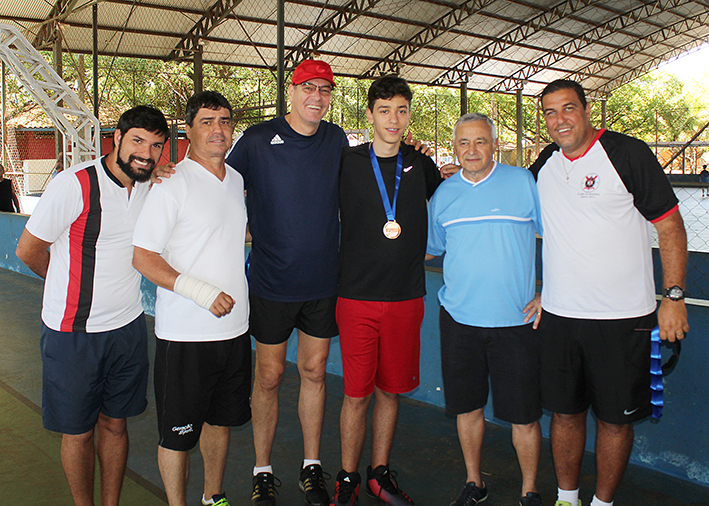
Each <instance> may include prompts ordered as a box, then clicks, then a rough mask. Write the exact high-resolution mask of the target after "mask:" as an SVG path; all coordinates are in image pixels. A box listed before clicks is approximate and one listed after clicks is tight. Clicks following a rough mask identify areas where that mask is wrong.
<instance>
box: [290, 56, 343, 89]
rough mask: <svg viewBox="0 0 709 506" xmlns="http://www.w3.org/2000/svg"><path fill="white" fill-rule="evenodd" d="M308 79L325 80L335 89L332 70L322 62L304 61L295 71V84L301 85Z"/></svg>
mask: <svg viewBox="0 0 709 506" xmlns="http://www.w3.org/2000/svg"><path fill="white" fill-rule="evenodd" d="M308 79H325V80H326V81H328V82H329V83H330V84H332V87H333V88H334V87H335V79H334V77H333V75H332V68H330V65H329V64H328V63H327V62H324V61H322V60H303V61H302V62H301V63H300V65H298V66H297V67H296V68H295V70H294V71H293V84H301V83H304V82H305V81H307V80H308Z"/></svg>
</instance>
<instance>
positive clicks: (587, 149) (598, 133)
mask: <svg viewBox="0 0 709 506" xmlns="http://www.w3.org/2000/svg"><path fill="white" fill-rule="evenodd" d="M605 131H606V129H605V128H601V129H599V130H598V132H596V136H595V137H594V138H593V140H592V141H591V144H589V145H588V147H587V148H586V151H584V152H583V153H582V154H580V155H579V156H577V157H576V158H569V157H568V156H566V153H564V150H563V149H562V150H561V152H562V153H564V156H566V159H567V160H568V161H570V162H573V161H574V160H578V159H579V158H581V157H583V156H584V155H585V154H586V153H588V151H589V150H590V149H591V146H593V145H594V144H595V143H596V141H597V140H598V139H600V138H601V135H603V132H605Z"/></svg>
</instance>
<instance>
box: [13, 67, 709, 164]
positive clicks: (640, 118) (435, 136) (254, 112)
mask: <svg viewBox="0 0 709 506" xmlns="http://www.w3.org/2000/svg"><path fill="white" fill-rule="evenodd" d="M45 57H46V58H47V60H48V61H50V62H51V58H52V55H51V53H45ZM83 60H84V61H83V63H82V62H81V61H80V58H79V56H78V55H75V54H70V53H64V56H63V69H64V70H63V76H64V79H65V81H67V82H68V83H69V84H70V85H71V86H72V87H73V88H74V90H75V91H77V93H79V91H80V90H82V89H83V96H84V100H85V102H86V104H87V106H88V107H89V108H93V104H92V100H93V90H92V86H93V84H92V68H91V58H90V57H86V58H84V59H83ZM98 65H99V85H98V86H99V98H100V104H101V110H102V118H101V120H102V123H104V124H106V125H107V126H110V123H111V122H112V121H115V120H116V119H117V116H118V115H119V114H120V112H122V111H124V110H126V109H128V108H129V107H133V106H135V105H138V104H151V105H154V106H155V107H158V108H159V109H161V110H162V111H163V112H164V113H165V115H166V116H168V117H171V118H178V119H179V118H181V117H182V116H183V107H184V104H185V102H186V101H187V99H188V98H189V97H190V96H191V95H192V93H193V89H194V85H193V74H192V72H193V67H192V64H191V62H164V61H159V60H145V59H135V58H123V57H116V58H113V57H110V56H102V57H99V60H98ZM203 83H204V84H203V85H204V89H212V90H216V91H219V92H221V93H222V94H223V95H224V96H226V97H227V98H228V99H229V101H230V102H231V104H232V106H233V107H234V109H235V118H236V128H237V130H243V129H245V128H246V127H248V126H249V125H251V124H254V123H256V122H259V121H263V120H264V119H268V118H270V117H273V115H274V114H275V103H276V91H277V90H276V78H275V75H274V74H273V73H272V72H270V71H265V70H253V69H248V68H241V67H233V66H226V65H205V66H204V75H203ZM370 84H371V81H368V80H357V79H352V78H338V86H337V87H336V88H335V90H334V91H333V95H332V102H331V110H330V112H329V113H328V116H327V118H328V119H329V120H330V121H332V122H334V123H337V124H339V125H341V126H342V127H343V128H345V129H346V130H358V129H360V130H361V129H367V128H369V124H368V122H367V118H366V115H365V110H366V107H367V90H368V88H369V85H370ZM7 87H8V94H7V96H8V116H9V117H12V116H14V115H16V114H19V113H22V112H23V111H25V110H28V109H29V108H32V107H37V106H36V104H35V103H34V101H33V100H32V98H31V96H30V95H29V94H27V93H26V92H24V90H23V89H22V88H21V87H20V85H19V83H18V81H17V80H16V79H14V77H13V76H9V78H8V79H7ZM412 88H413V91H414V99H413V105H412V120H411V126H410V129H411V131H412V132H413V133H414V135H415V136H416V138H417V139H422V140H425V141H427V142H429V143H430V144H437V145H438V146H439V147H441V148H442V149H443V150H444V151H445V150H451V149H452V145H451V137H452V128H453V125H454V123H455V121H456V120H457V118H458V116H459V114H460V91H459V89H458V88H445V87H433V86H422V85H413V86H412ZM286 99H287V97H286ZM536 104H537V99H536V98H535V97H525V98H524V102H523V107H524V136H525V138H526V139H527V141H529V142H534V141H535V138H536V134H537V128H536ZM591 107H592V114H593V121H594V123H595V124H597V125H600V109H601V108H600V102H599V101H592V102H591ZM706 109H707V108H706V106H705V104H703V103H699V102H698V101H697V100H696V99H694V98H692V97H691V96H690V95H688V94H687V93H685V90H684V88H683V84H682V82H681V81H679V80H678V79H677V78H675V77H674V76H672V75H669V74H662V73H660V74H659V75H657V74H650V75H646V76H644V77H641V78H639V79H636V80H635V81H633V82H631V83H628V84H626V85H624V86H622V87H620V88H618V89H617V90H615V91H614V93H613V94H612V95H611V96H610V98H609V99H608V102H607V127H608V128H609V129H613V130H617V131H620V132H624V133H627V134H629V135H633V136H635V137H639V138H641V139H643V140H645V141H646V142H648V143H652V142H655V140H656V139H657V140H658V141H675V140H686V139H688V138H689V137H690V136H691V135H692V134H693V133H694V132H696V131H697V129H698V128H700V127H701V126H702V125H704V124H705V122H706V121H707V118H706V117H705V113H703V111H705V110H706ZM468 110H469V111H470V112H482V113H484V114H488V115H490V116H491V117H492V118H493V119H494V120H495V122H496V124H497V125H498V136H499V138H500V141H501V143H514V142H515V141H516V135H517V129H516V97H515V95H514V94H510V95H504V94H494V95H490V94H486V93H481V92H475V91H471V92H469V93H468ZM539 133H540V137H541V140H542V141H543V142H549V141H550V139H549V138H548V134H547V131H546V128H545V127H544V125H543V121H542V125H541V128H540V132H539ZM370 135H371V131H370Z"/></svg>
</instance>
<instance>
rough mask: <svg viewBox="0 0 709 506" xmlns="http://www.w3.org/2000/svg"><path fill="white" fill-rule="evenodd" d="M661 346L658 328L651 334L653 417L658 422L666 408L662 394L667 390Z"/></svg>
mask: <svg viewBox="0 0 709 506" xmlns="http://www.w3.org/2000/svg"><path fill="white" fill-rule="evenodd" d="M661 344H662V340H661V339H660V327H659V326H658V327H655V328H654V329H652V332H650V376H651V383H650V388H651V389H652V401H651V404H652V417H653V418H656V419H658V420H659V419H660V417H661V416H662V407H663V406H664V400H663V398H662V393H663V391H664V389H665V388H664V386H663V384H662V353H661V351H660V345H661Z"/></svg>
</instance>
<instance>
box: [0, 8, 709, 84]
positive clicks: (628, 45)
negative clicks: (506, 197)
mask: <svg viewBox="0 0 709 506" xmlns="http://www.w3.org/2000/svg"><path fill="white" fill-rule="evenodd" d="M349 2H350V0H292V1H286V4H285V7H286V31H285V38H286V46H287V47H289V48H290V47H292V46H294V45H296V44H300V43H302V42H303V41H304V40H306V39H307V38H308V37H309V36H310V35H312V33H313V29H314V28H315V29H316V30H318V29H319V28H318V27H321V26H322V25H323V24H325V23H326V21H327V20H328V19H330V18H331V17H333V16H335V18H336V19H338V20H339V24H338V25H337V30H338V33H336V34H332V33H329V34H327V35H328V37H327V41H326V42H324V43H322V45H320V46H315V47H309V49H314V50H315V51H320V52H322V54H323V58H326V59H327V58H330V59H331V60H332V61H337V69H336V72H339V73H342V74H347V75H359V74H361V73H363V72H365V71H366V70H368V69H370V68H372V67H373V66H374V65H375V64H376V63H377V61H379V60H380V59H382V58H384V57H386V56H387V55H388V54H389V53H390V52H391V51H392V50H393V49H395V48H398V47H401V46H402V44H406V43H407V42H409V41H410V40H413V39H415V37H416V36H417V34H420V33H421V32H422V31H423V33H425V34H426V35H427V36H426V37H424V38H423V39H422V40H423V41H424V42H425V43H426V44H427V46H424V47H423V48H420V49H418V50H417V51H411V50H410V47H407V46H404V50H403V52H401V53H400V54H403V55H404V61H403V62H400V63H401V64H403V66H402V67H401V68H402V69H403V70H402V72H403V75H407V76H411V78H412V79H414V80H416V81H421V80H424V79H431V81H434V80H437V79H438V78H439V77H440V78H441V82H445V83H448V82H450V80H453V82H454V83H455V82H457V80H459V79H460V78H461V76H462V75H464V74H462V73H461V72H465V71H472V72H478V73H481V74H482V73H485V72H490V73H495V72H497V73H504V74H506V75H505V79H506V80H507V81H508V82H509V83H514V79H519V78H520V76H530V79H532V80H535V79H537V80H547V79H548V78H549V77H551V76H556V75H557V74H559V73H561V74H564V75H569V74H572V75H573V72H575V71H577V70H580V71H581V72H582V75H586V74H588V72H589V71H590V72H602V73H603V75H604V76H605V75H607V76H609V77H611V78H615V76H617V77H618V79H619V81H618V82H624V80H625V79H627V78H628V76H629V75H631V73H630V72H629V70H632V69H644V68H645V67H647V65H648V64H649V63H652V64H654V63H655V60H658V61H660V60H661V59H662V58H668V57H673V56H676V55H677V53H678V51H680V50H681V49H682V48H685V47H694V46H695V45H697V44H698V41H701V40H706V39H708V38H709V6H708V5H707V4H706V3H702V2H699V1H688V2H685V3H682V4H681V5H676V6H673V7H671V9H669V10H666V11H662V9H659V8H658V6H662V5H665V4H664V3H660V2H654V3H651V4H648V3H646V2H644V1H640V0H605V1H598V2H592V3H590V4H589V3H584V2H568V3H564V2H562V1H561V0H525V1H524V2H520V1H517V0H515V1H512V0H487V1H486V0H483V3H484V4H485V6H484V8H483V9H482V12H476V11H475V4H474V3H472V2H471V3H470V4H469V5H471V6H472V9H473V14H472V15H469V16H463V17H462V18H460V19H461V22H460V24H457V25H452V26H451V25H449V26H448V27H447V30H448V31H446V32H444V33H438V34H437V36H436V37H435V38H432V37H429V36H428V35H429V34H431V33H434V31H430V30H428V29H430V27H431V25H432V24H433V23H435V22H436V21H437V20H439V19H440V18H441V17H443V16H446V15H448V14H449V13H450V12H452V11H454V9H455V5H456V4H462V3H463V0H455V3H451V4H448V3H445V2H442V1H439V0H379V1H377V2H375V3H374V6H373V7H372V8H371V10H367V9H368V3H367V2H363V1H360V2H358V3H357V4H356V5H357V6H359V7H363V8H364V9H365V11H364V12H363V13H361V14H359V15H355V14H354V13H353V12H351V11H349V12H347V13H346V15H343V14H342V11H340V10H338V8H339V7H342V6H344V5H347V4H349ZM51 4H52V2H47V1H46V0H21V1H8V0H6V1H4V2H1V4H0V22H7V23H10V24H15V25H17V26H20V27H22V30H23V31H24V32H25V33H26V34H27V35H28V36H29V37H30V38H31V39H32V40H34V39H35V35H36V34H38V33H40V31H39V29H38V27H39V26H42V25H43V24H44V23H45V20H46V18H47V16H48V15H49V12H50V10H51ZM213 5H214V0H141V1H140V2H135V3H133V2H127V1H126V0H115V1H112V0H104V1H101V2H99V4H98V12H99V25H100V29H99V47H100V50H101V51H102V52H103V53H107V54H113V53H114V52H116V51H117V53H118V54H129V55H135V56H138V57H156V58H157V57H159V58H162V57H165V56H167V55H168V54H170V52H171V51H172V50H173V49H174V48H175V46H176V44H177V43H178V41H179V40H180V39H182V38H183V37H184V36H185V34H187V33H188V32H189V31H190V30H192V29H193V27H194V26H195V24H196V23H197V22H198V21H199V20H200V18H202V16H203V13H204V10H205V9H207V8H211V7H212V6H213ZM569 5H575V6H576V7H577V9H576V10H575V11H574V12H570V11H565V10H562V9H561V7H564V6H567V7H568V6H569ZM74 8H75V11H74V12H72V13H70V14H69V15H67V16H66V17H65V18H64V19H63V20H62V23H61V25H60V26H61V30H62V33H63V34H64V36H65V41H64V44H65V46H66V48H67V50H68V51H73V52H77V51H82V52H88V51H90V49H91V45H92V43H91V4H90V3H78V2H77V4H76V5H75V6H74ZM131 12H132V13H131ZM458 13H459V12H458ZM560 14H561V15H563V17H562V19H559V17H558V16H559V15H560ZM229 16H230V19H227V20H226V21H225V22H223V23H222V24H221V25H219V26H218V27H216V28H215V27H212V28H213V29H212V30H211V32H210V33H208V34H207V38H206V40H205V41H203V45H204V51H205V52H204V57H205V60H206V61H213V60H226V61H227V62H229V63H232V64H239V65H252V64H253V65H264V63H263V59H265V60H266V61H267V62H268V65H275V63H276V55H275V49H274V47H275V42H276V27H275V19H276V3H275V2H270V1H269V2H265V1H263V0H242V1H240V2H239V3H238V4H237V5H236V7H235V8H234V9H233V14H230V15H229ZM234 16H237V17H239V19H241V24H240V23H239V22H238V21H237V20H236V19H234ZM683 17H689V19H688V20H685V19H683ZM16 19H19V20H21V21H16ZM446 19H448V18H446ZM620 21H622V23H621V22H620ZM207 25H209V23H207ZM599 26H600V27H601V28H605V29H599ZM611 30H613V31H611ZM41 33H42V34H43V35H42V36H43V37H45V38H44V39H42V40H41V42H42V44H43V47H47V46H48V45H49V44H50V43H51V42H52V39H51V35H52V30H49V31H47V32H46V33H45V32H41ZM589 36H590V37H600V40H599V41H597V42H596V43H589V42H588V41H586V40H584V38H587V37H589ZM373 37H374V38H380V39H382V40H372V38H373ZM643 37H651V41H648V40H643V41H641V42H640V43H639V42H638V40H639V39H641V38H643ZM316 39H318V38H317V37H316ZM385 39H389V42H387V41H386V40H385ZM119 40H120V44H119V42H118V41H119ZM318 40H322V39H318ZM232 41H233V42H232ZM251 41H253V43H254V44H255V45H256V47H253V46H252V45H251ZM190 44H191V42H190V41H188V42H187V44H186V45H187V50H189V49H190V48H191V46H190ZM436 48H450V49H451V50H452V51H451V52H448V51H444V50H437V49H436ZM456 51H459V52H460V51H463V52H465V53H466V54H460V53H456ZM558 51H560V52H562V53H563V52H568V51H572V52H573V53H574V56H573V57H567V56H559V55H557V54H555V53H556V52H558ZM259 53H260V54H261V55H262V56H259ZM338 53H339V54H340V56H337V54H338ZM466 55H474V57H472V58H471V57H468V58H466ZM486 55H487V56H489V57H491V58H492V59H491V60H489V61H488V62H485V57H486ZM496 58H497V60H495V59H496ZM500 59H507V60H515V61H517V60H518V61H519V63H509V62H502V61H500ZM603 59H605V60H606V61H605V63H603V64H597V63H595V64H594V63H593V62H594V60H603ZM540 64H541V65H545V64H549V65H551V66H553V68H552V69H548V70H545V69H543V68H541V67H540V68H539V69H537V68H536V67H534V68H532V69H530V70H526V71H525V70H523V69H524V68H525V67H526V66H528V65H535V66H539V65H540ZM431 65H433V66H434V67H435V66H436V65H441V66H443V65H445V67H446V69H447V71H446V72H436V71H434V70H432V69H431V68H429V66H431ZM474 65H477V66H474ZM563 69H567V71H566V72H564V70H563ZM456 71H459V72H456ZM471 79H473V77H471ZM476 79H478V81H479V82H478V81H476V83H477V84H476V85H475V86H473V85H472V84H471V87H482V86H483V85H487V84H489V83H492V84H490V86H495V85H497V84H499V82H500V80H499V79H498V78H484V79H483V78H476ZM493 81H494V82H493ZM597 81H598V82H601V81H604V83H603V84H602V85H598V86H602V87H603V89H604V90H606V91H609V90H612V86H613V81H611V82H610V83H609V82H608V81H607V80H605V79H601V80H599V79H598V78H596V77H593V78H592V79H591V78H589V80H587V83H588V85H590V86H597V84H596V82H597ZM545 82H546V81H545ZM530 86H531V85H530ZM535 86H536V85H535ZM530 90H534V87H526V88H525V93H533V92H534V91H530Z"/></svg>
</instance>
